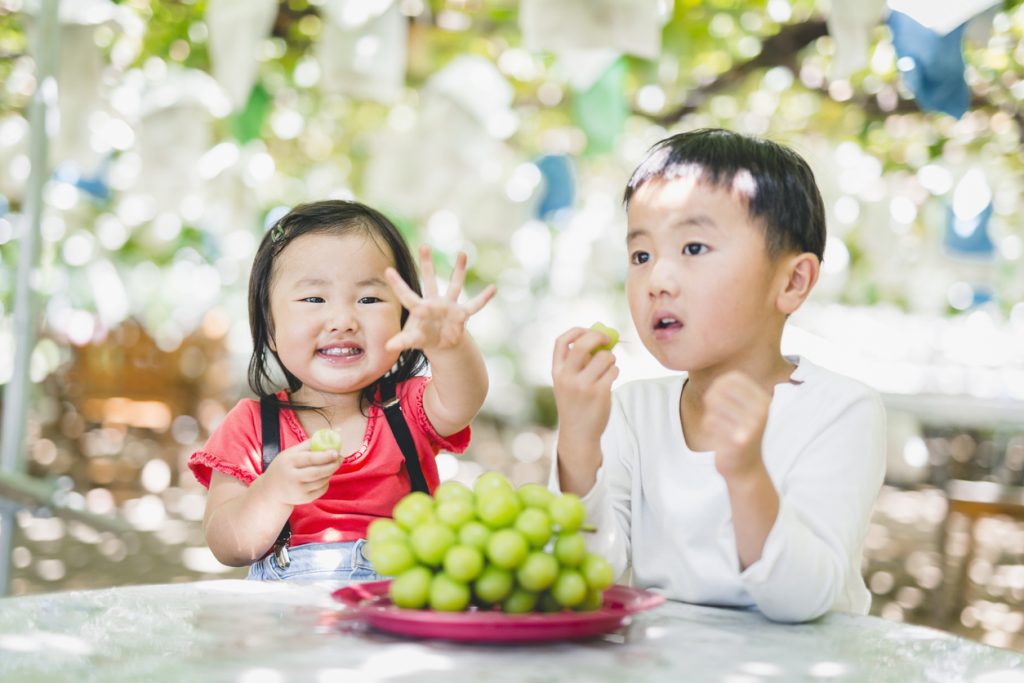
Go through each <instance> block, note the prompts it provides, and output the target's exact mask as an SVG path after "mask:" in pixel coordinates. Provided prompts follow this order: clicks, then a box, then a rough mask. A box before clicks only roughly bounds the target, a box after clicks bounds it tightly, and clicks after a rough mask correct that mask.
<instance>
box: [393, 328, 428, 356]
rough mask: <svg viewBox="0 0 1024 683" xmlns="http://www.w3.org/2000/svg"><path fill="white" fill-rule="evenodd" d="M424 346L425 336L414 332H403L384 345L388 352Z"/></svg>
mask: <svg viewBox="0 0 1024 683" xmlns="http://www.w3.org/2000/svg"><path fill="white" fill-rule="evenodd" d="M422 345H423V335H421V334H419V333H417V332H415V331H413V330H408V329H406V330H402V331H401V332H399V333H398V334H396V335H395V336H394V337H392V338H391V339H388V341H387V343H386V344H384V348H385V349H387V350H388V351H404V350H405V349H418V348H420V347H421V346H422Z"/></svg>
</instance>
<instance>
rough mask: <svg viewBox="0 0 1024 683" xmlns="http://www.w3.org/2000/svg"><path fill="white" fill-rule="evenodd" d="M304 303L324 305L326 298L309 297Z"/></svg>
mask: <svg viewBox="0 0 1024 683" xmlns="http://www.w3.org/2000/svg"><path fill="white" fill-rule="evenodd" d="M302 301H305V302H306V303H308V304H322V303H323V302H324V298H323V297H322V296H307V297H306V298H304V299H302Z"/></svg>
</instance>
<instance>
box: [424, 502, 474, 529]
mask: <svg viewBox="0 0 1024 683" xmlns="http://www.w3.org/2000/svg"><path fill="white" fill-rule="evenodd" d="M434 514H435V515H436V516H437V519H438V520H439V521H440V522H442V523H443V524H447V525H448V526H450V527H451V528H452V529H460V528H462V525H463V524H465V523H466V522H470V521H472V520H473V519H474V518H475V517H476V509H475V508H474V506H473V502H472V500H467V499H449V500H446V501H444V502H443V503H438V505H437V508H436V509H435V510H434Z"/></svg>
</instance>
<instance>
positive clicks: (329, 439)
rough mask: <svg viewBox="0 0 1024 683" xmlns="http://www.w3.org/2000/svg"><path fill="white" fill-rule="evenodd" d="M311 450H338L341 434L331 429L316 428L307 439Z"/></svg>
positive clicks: (339, 448)
mask: <svg viewBox="0 0 1024 683" xmlns="http://www.w3.org/2000/svg"><path fill="white" fill-rule="evenodd" d="M309 450H311V451H340V450H341V434H339V433H338V432H336V431H334V430H333V429H318V430H316V431H315V432H314V433H313V437H312V438H311V439H310V440H309Z"/></svg>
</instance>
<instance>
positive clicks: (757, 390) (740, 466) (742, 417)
mask: <svg viewBox="0 0 1024 683" xmlns="http://www.w3.org/2000/svg"><path fill="white" fill-rule="evenodd" d="M771 402H772V396H771V394H769V393H768V392H766V391H765V390H764V389H762V388H761V386H760V385H759V384H757V383H756V382H754V380H752V379H750V377H748V376H747V375H745V374H743V373H741V372H730V373H728V374H725V375H722V376H721V377H719V378H718V379H717V380H715V381H714V382H713V383H712V384H711V387H710V388H709V389H708V392H707V395H706V396H705V397H704V424H703V430H704V432H705V433H707V434H709V435H710V439H711V444H712V446H713V447H714V450H715V467H716V468H717V469H718V472H719V473H720V474H721V475H722V476H723V477H725V478H726V479H727V480H729V479H732V478H734V477H744V476H745V475H748V474H750V473H752V472H754V471H755V470H756V469H757V468H758V467H761V466H762V460H761V440H762V439H763V438H764V428H765V424H766V423H767V422H768V408H769V406H770V405H771Z"/></svg>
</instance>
